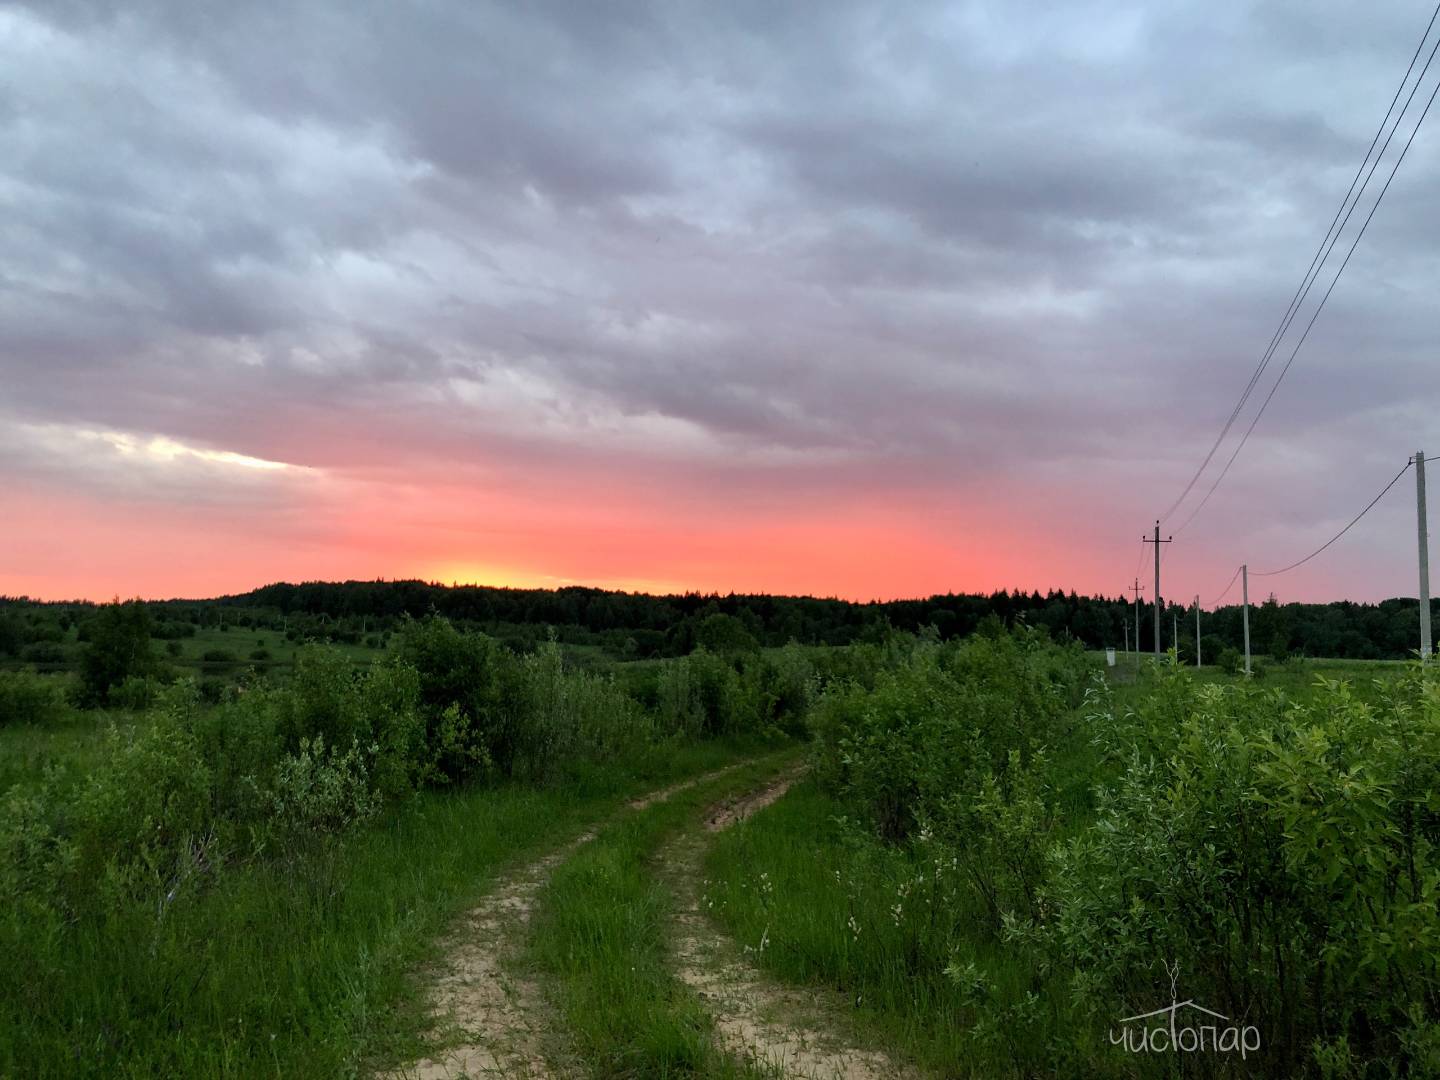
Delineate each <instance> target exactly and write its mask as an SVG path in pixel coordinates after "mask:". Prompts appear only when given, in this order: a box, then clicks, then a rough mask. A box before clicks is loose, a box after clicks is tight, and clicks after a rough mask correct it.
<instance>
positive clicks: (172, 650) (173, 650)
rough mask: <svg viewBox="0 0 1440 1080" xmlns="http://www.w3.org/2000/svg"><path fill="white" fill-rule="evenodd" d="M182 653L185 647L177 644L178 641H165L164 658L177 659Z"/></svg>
mask: <svg viewBox="0 0 1440 1080" xmlns="http://www.w3.org/2000/svg"><path fill="white" fill-rule="evenodd" d="M184 651H185V647H184V646H183V645H181V644H180V642H178V641H167V642H165V655H166V656H169V657H172V658H173V657H177V656H179V655H180V654H181V653H183V652H184Z"/></svg>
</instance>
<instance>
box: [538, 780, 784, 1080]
mask: <svg viewBox="0 0 1440 1080" xmlns="http://www.w3.org/2000/svg"><path fill="white" fill-rule="evenodd" d="M793 758H794V755H793V754H782V755H779V756H773V757H771V758H769V759H767V760H765V761H764V762H761V763H757V764H754V765H750V766H747V767H745V768H742V769H738V770H736V771H735V772H733V773H731V774H728V775H726V776H725V777H724V778H722V779H719V780H716V781H713V782H711V783H707V784H703V785H700V786H697V787H695V788H693V789H690V790H688V791H685V792H682V793H679V794H677V795H675V796H673V797H672V798H671V799H670V800H668V801H666V802H662V803H657V804H655V805H653V806H651V807H649V808H648V809H646V810H645V811H643V812H641V813H639V814H636V815H633V816H630V817H627V818H626V819H624V820H623V821H621V822H619V823H618V824H616V825H613V826H611V827H610V828H608V829H607V830H605V831H604V832H603V833H602V834H601V835H600V836H599V837H598V838H597V839H596V840H595V841H593V842H592V843H590V844H588V845H586V847H585V848H583V849H581V851H580V852H579V853H578V854H576V855H575V856H574V858H572V859H570V860H569V861H568V862H566V863H565V864H564V865H562V866H561V867H560V868H559V869H558V870H557V871H556V872H555V874H554V876H553V877H552V879H551V881H550V883H549V884H548V885H547V886H546V888H545V890H544V891H543V893H542V896H541V901H540V906H539V911H538V913H537V917H536V919H535V920H534V923H533V927H532V943H531V950H530V951H531V956H532V958H533V959H534V960H535V962H536V963H537V964H538V965H539V967H540V968H541V969H542V970H543V971H545V972H546V973H547V974H548V975H549V976H550V988H551V993H552V996H553V999H554V1002H555V1004H556V1007H557V1009H558V1011H559V1012H560V1014H561V1016H562V1017H563V1019H564V1021H565V1023H566V1026H567V1028H568V1030H569V1032H570V1034H571V1037H572V1039H573V1042H574V1044H575V1049H576V1051H577V1052H578V1053H579V1055H580V1057H581V1058H582V1060H583V1061H584V1063H585V1064H586V1065H587V1066H588V1067H589V1068H590V1069H591V1071H592V1072H593V1073H594V1075H596V1076H601V1077H642V1076H643V1077H680V1076H685V1077H714V1078H731V1077H750V1076H755V1077H757V1078H758V1076H759V1074H758V1073H755V1072H753V1070H751V1069H750V1067H749V1066H747V1065H744V1064H742V1063H738V1062H735V1061H732V1060H731V1059H729V1058H728V1057H727V1056H726V1055H724V1054H723V1053H722V1052H720V1051H719V1050H717V1049H716V1047H715V1044H714V1042H713V1040H712V1038H711V1022H710V1018H709V1016H708V1014H707V1013H706V1011H705V1009H704V1007H703V1005H702V1004H701V1002H700V1001H699V1000H698V999H697V998H696V997H695V996H694V995H693V994H692V993H691V992H690V991H688V990H687V989H686V988H685V987H683V986H682V985H681V984H680V983H679V982H678V981H677V979H676V978H675V976H674V975H673V973H672V972H671V971H670V969H669V964H668V961H667V958H666V949H665V923H666V915H667V912H668V911H669V909H670V907H671V906H672V904H673V902H674V900H673V897H672V896H670V894H669V893H668V891H667V890H666V888H665V886H664V885H663V884H662V883H661V882H660V881H659V880H658V879H657V877H656V875H655V873H654V870H653V868H652V867H651V866H650V865H649V860H650V858H651V857H652V856H653V854H654V852H655V849H656V848H657V847H658V846H659V845H660V843H661V841H662V840H663V839H664V838H665V837H666V836H667V835H669V834H670V833H672V832H674V831H675V830H677V829H679V828H682V827H684V826H685V825H686V823H687V822H689V821H692V820H693V819H694V818H695V816H696V812H697V810H698V808H700V807H702V806H704V805H706V804H707V803H710V802H713V801H715V800H717V799H719V798H721V797H723V796H724V795H726V794H728V793H730V792H736V791H743V790H746V789H748V788H751V787H754V786H757V785H758V784H759V783H761V782H762V781H763V780H764V778H765V777H767V776H769V775H773V774H774V773H775V772H777V771H778V770H780V769H782V768H784V767H785V766H786V765H787V764H788V763H789V762H791V761H793Z"/></svg>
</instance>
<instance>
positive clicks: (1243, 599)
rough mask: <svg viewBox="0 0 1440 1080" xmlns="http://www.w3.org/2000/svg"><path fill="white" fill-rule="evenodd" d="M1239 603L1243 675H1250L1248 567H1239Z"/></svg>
mask: <svg viewBox="0 0 1440 1080" xmlns="http://www.w3.org/2000/svg"><path fill="white" fill-rule="evenodd" d="M1240 603H1241V604H1242V605H1243V608H1244V613H1245V674H1246V675H1249V674H1250V567H1248V566H1245V565H1242V566H1241V567H1240Z"/></svg>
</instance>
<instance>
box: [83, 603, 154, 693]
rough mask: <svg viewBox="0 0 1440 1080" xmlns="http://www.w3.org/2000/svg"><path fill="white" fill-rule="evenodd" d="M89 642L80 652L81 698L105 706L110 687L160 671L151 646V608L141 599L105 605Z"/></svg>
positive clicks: (90, 633) (99, 613)
mask: <svg viewBox="0 0 1440 1080" xmlns="http://www.w3.org/2000/svg"><path fill="white" fill-rule="evenodd" d="M88 637H89V641H88V642H87V643H86V645H85V649H84V651H83V652H82V653H81V654H80V700H81V703H82V704H84V705H87V706H94V705H101V704H103V703H104V702H105V700H106V698H107V696H108V695H109V693H110V688H111V687H113V686H119V685H120V684H121V683H123V682H124V681H125V680H126V679H129V678H132V677H138V678H144V677H145V676H147V675H154V674H155V673H156V670H157V665H156V661H155V654H154V652H153V651H152V650H151V648H150V610H149V609H148V608H147V607H146V606H145V605H144V604H143V603H141V602H140V601H139V600H128V601H126V602H125V603H123V604H122V603H121V602H120V601H119V599H118V598H117V599H116V600H115V601H114V602H113V603H109V604H105V605H103V606H102V607H101V608H100V609H99V611H98V612H96V614H95V617H94V618H93V619H91V621H90V626H89V635H88Z"/></svg>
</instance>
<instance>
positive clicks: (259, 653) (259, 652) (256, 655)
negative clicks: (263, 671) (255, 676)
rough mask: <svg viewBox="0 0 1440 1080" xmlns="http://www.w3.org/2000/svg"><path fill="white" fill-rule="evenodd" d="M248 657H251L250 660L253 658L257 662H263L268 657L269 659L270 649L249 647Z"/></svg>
mask: <svg viewBox="0 0 1440 1080" xmlns="http://www.w3.org/2000/svg"><path fill="white" fill-rule="evenodd" d="M250 659H251V660H254V661H257V662H258V663H264V662H265V661H266V660H269V659H270V650H269V649H251V650H250Z"/></svg>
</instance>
